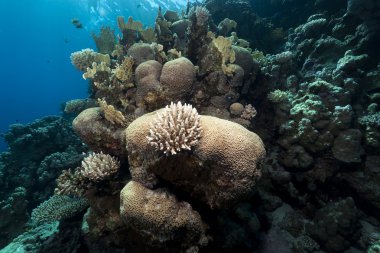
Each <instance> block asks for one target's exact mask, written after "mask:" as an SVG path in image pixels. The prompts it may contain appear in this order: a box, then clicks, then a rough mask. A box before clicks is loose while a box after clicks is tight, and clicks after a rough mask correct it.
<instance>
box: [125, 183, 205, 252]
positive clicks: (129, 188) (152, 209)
mask: <svg viewBox="0 0 380 253" xmlns="http://www.w3.org/2000/svg"><path fill="white" fill-rule="evenodd" d="M120 215H121V218H122V220H123V221H124V223H125V224H126V225H127V226H128V227H130V228H132V229H133V230H135V231H136V232H137V233H140V234H141V235H142V236H143V237H144V239H145V240H146V241H147V243H148V244H152V243H155V242H156V243H157V242H159V243H160V244H162V243H163V242H167V241H171V242H173V241H176V242H177V243H180V244H181V245H182V248H185V249H186V248H190V247H193V246H196V245H197V244H199V242H201V241H203V239H204V226H203V222H202V219H201V217H200V215H199V214H198V212H196V211H194V210H193V209H192V208H191V206H190V204H188V203H187V202H179V201H178V200H176V198H175V197H174V196H173V195H172V194H170V193H168V192H167V191H165V190H163V189H156V190H154V191H153V190H150V189H148V188H145V187H144V186H143V185H142V184H140V183H137V182H134V181H130V182H129V183H128V184H127V185H126V186H125V187H124V188H123V190H122V191H121V193H120Z"/></svg>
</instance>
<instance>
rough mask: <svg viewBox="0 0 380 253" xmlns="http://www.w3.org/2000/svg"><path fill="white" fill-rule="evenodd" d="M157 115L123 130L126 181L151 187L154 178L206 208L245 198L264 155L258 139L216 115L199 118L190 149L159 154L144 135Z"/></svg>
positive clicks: (154, 183)
mask: <svg viewBox="0 0 380 253" xmlns="http://www.w3.org/2000/svg"><path fill="white" fill-rule="evenodd" d="M156 113H157V112H152V113H149V114H145V115H143V116H141V117H140V118H138V119H136V120H135V121H134V122H132V123H131V124H130V125H129V127H128V128H127V129H126V130H125V137H126V144H127V151H128V160H129V163H130V171H131V175H132V179H133V180H134V181H137V182H140V183H142V184H143V185H145V186H146V187H153V186H154V185H156V184H157V183H158V182H159V178H160V179H163V180H165V181H166V182H170V183H171V184H173V185H174V186H175V187H177V188H178V189H181V190H183V191H185V192H187V193H189V194H190V195H191V196H192V197H195V198H197V199H199V200H201V201H203V202H205V203H206V204H208V205H209V206H210V207H211V208H220V207H227V206H230V205H231V204H233V203H236V202H238V201H240V200H242V199H244V198H246V197H248V196H249V195H250V194H252V190H253V188H254V186H255V183H256V181H257V179H258V178H259V177H260V175H261V173H260V171H259V169H258V163H259V162H260V161H261V160H262V159H263V158H264V156H265V149H264V145H263V142H262V141H261V139H260V138H259V137H258V136H257V135H256V134H255V133H253V132H250V131H248V130H247V129H246V128H244V127H242V126H240V125H238V124H236V123H233V122H230V121H227V120H222V119H219V118H216V117H211V116H200V122H199V125H200V127H201V128H202V134H201V138H200V139H199V142H198V143H197V144H196V145H195V146H194V147H193V149H192V150H191V151H187V152H180V153H178V154H176V155H171V156H168V157H166V156H162V155H161V153H160V152H159V151H155V149H154V147H152V146H151V145H150V144H149V143H148V141H147V140H146V136H148V134H149V130H150V128H151V123H153V122H154V119H155V117H156Z"/></svg>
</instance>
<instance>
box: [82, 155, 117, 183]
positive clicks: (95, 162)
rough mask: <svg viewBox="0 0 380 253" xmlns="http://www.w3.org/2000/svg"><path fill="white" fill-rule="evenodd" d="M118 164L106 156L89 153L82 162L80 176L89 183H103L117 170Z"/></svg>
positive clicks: (114, 159)
mask: <svg viewBox="0 0 380 253" xmlns="http://www.w3.org/2000/svg"><path fill="white" fill-rule="evenodd" d="M119 167H120V162H119V161H118V160H117V159H116V158H114V157H112V156H110V155H108V154H103V152H100V153H91V154H89V155H88V156H87V157H85V158H84V159H83V161H82V172H81V174H82V175H83V176H84V177H86V178H88V179H89V180H90V181H93V182H99V181H104V180H106V179H108V178H110V177H111V176H113V175H115V174H116V173H117V171H118V170H119Z"/></svg>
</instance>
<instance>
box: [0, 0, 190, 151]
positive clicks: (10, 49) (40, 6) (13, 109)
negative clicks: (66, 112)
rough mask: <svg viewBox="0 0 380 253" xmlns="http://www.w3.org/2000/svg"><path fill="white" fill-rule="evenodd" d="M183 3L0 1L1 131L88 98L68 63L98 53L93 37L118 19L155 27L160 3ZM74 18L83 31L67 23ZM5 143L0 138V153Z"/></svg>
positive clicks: (84, 85)
mask: <svg viewBox="0 0 380 253" xmlns="http://www.w3.org/2000/svg"><path fill="white" fill-rule="evenodd" d="M185 3H186V1H185V0H181V1H173V2H171V1H167V0H163V1H139V3H137V2H135V1H131V0H128V1H121V0H118V1H105V0H81V1H75V0H57V1H50V0H36V1H29V0H20V1H11V0H2V1H0V41H1V47H2V50H1V52H2V53H1V54H2V57H1V59H2V60H1V62H0V76H1V79H0V87H1V92H0V108H2V109H1V111H0V133H3V132H5V131H7V129H8V126H9V125H10V124H14V123H22V124H24V123H29V122H31V121H33V120H35V119H37V118H40V117H43V116H46V115H57V114H60V106H61V104H62V103H64V102H66V101H68V100H71V99H77V98H85V97H87V89H88V87H87V81H85V80H83V78H82V77H81V76H82V73H81V72H79V71H78V70H76V69H75V68H74V67H73V66H72V65H71V62H70V54H71V53H72V52H75V51H78V50H81V49H83V48H92V49H94V50H96V46H95V43H94V41H93V39H92V37H91V33H92V32H95V33H98V32H99V29H100V27H101V26H103V25H107V26H111V27H112V28H113V29H115V32H116V33H117V32H118V30H117V27H116V22H115V21H116V17H117V16H118V15H123V16H125V17H128V16H130V15H131V16H133V18H134V19H135V20H141V21H142V22H143V23H144V24H145V25H153V23H154V20H155V17H156V14H157V8H158V4H160V5H161V6H162V7H163V8H164V9H165V8H171V9H180V8H181V7H183V6H184V4H185ZM74 18H77V19H79V20H80V22H81V23H82V25H83V28H80V29H77V28H76V27H75V26H74V25H73V24H72V23H71V20H72V19H74ZM4 150H6V144H5V143H4V141H3V139H2V138H0V151H4Z"/></svg>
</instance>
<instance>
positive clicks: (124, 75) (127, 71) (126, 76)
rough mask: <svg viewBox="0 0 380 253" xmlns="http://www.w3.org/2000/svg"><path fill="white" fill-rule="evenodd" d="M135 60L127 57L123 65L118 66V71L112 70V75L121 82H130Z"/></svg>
mask: <svg viewBox="0 0 380 253" xmlns="http://www.w3.org/2000/svg"><path fill="white" fill-rule="evenodd" d="M133 63H134V61H133V58H132V57H126V58H125V59H124V60H123V62H122V63H121V64H116V69H113V70H112V74H114V75H115V76H116V78H117V79H119V80H120V81H123V82H125V81H130V80H131V79H132V75H133V70H132V67H133Z"/></svg>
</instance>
